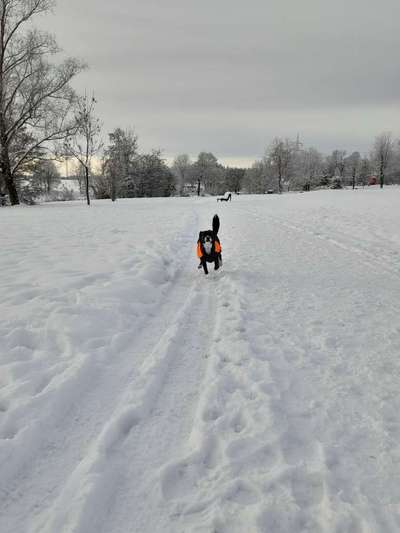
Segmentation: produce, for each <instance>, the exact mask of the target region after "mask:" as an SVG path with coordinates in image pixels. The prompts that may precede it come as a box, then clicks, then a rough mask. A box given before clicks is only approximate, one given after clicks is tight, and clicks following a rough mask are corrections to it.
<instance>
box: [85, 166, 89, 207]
mask: <svg viewBox="0 0 400 533" xmlns="http://www.w3.org/2000/svg"><path fill="white" fill-rule="evenodd" d="M85 185H86V201H87V205H90V196H89V169H88V167H85Z"/></svg>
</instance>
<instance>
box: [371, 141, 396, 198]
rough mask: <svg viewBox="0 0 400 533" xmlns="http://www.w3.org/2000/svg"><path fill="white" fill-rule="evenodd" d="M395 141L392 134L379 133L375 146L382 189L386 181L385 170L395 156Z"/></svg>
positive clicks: (374, 151) (375, 159) (375, 156)
mask: <svg viewBox="0 0 400 533" xmlns="http://www.w3.org/2000/svg"><path fill="white" fill-rule="evenodd" d="M393 148H394V143H393V139H392V134H391V133H390V132H384V133H381V134H380V135H378V136H377V137H376V139H375V143H374V147H373V158H374V161H375V164H376V166H377V170H378V173H379V184H380V186H381V189H382V188H383V185H384V183H385V172H386V169H387V167H388V165H389V163H390V160H391V158H392V157H393Z"/></svg>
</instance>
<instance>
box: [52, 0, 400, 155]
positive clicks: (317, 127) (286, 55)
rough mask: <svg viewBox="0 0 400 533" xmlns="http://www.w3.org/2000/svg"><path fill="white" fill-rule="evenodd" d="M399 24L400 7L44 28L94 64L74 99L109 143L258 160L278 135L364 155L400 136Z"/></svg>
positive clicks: (316, 3) (149, 9)
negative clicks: (133, 141)
mask: <svg viewBox="0 0 400 533" xmlns="http://www.w3.org/2000/svg"><path fill="white" fill-rule="evenodd" d="M367 4H368V5H367ZM398 20H400V3H399V2H398V0H383V1H382V0H381V1H379V2H378V1H376V0H371V1H370V2H368V3H366V2H365V1H364V0H362V1H361V0H352V1H344V0H337V1H336V2H325V1H323V0H304V1H303V2H298V1H297V0H249V1H248V2H246V3H243V2H240V3H239V2H232V0H229V1H228V0H213V1H212V0H203V1H202V2H198V1H197V0H168V2H165V0H164V1H163V0H134V1H132V0H129V1H128V0H120V1H119V2H118V3H111V2H109V1H108V0H69V1H68V2H59V5H58V6H57V7H56V10H55V13H54V15H52V16H51V17H47V18H46V19H44V20H43V21H42V22H43V25H44V26H46V27H47V28H48V29H50V30H51V31H53V32H54V33H55V34H56V36H57V39H58V41H59V43H60V44H61V45H62V46H63V48H64V49H65V50H66V52H67V53H68V54H69V55H78V56H81V57H83V58H85V59H86V60H87V61H88V63H89V65H90V70H89V71H88V72H87V73H85V74H83V75H81V76H80V77H79V79H77V81H76V87H77V89H78V90H83V89H88V90H92V89H94V90H95V93H96V95H97V97H98V100H99V105H98V110H99V114H100V115H101V118H102V119H103V122H104V124H105V130H106V131H110V130H111V129H112V128H114V127H116V126H122V127H129V126H133V127H135V129H136V130H137V133H138V134H139V139H140V141H141V145H142V146H143V147H144V148H146V149H148V148H150V147H152V146H157V147H163V148H164V149H165V152H166V153H167V155H174V154H176V153H180V152H189V153H192V154H196V153H197V152H199V151H200V150H203V149H207V150H211V151H213V152H214V153H215V154H216V155H218V156H221V157H227V158H228V157H235V158H238V159H240V158H242V159H251V158H253V157H256V156H257V155H258V156H261V155H262V153H263V150H264V148H265V145H266V144H267V143H268V142H269V141H270V140H271V138H272V137H273V136H275V135H283V136H291V137H294V136H295V135H296V134H297V132H299V133H300V134H301V135H302V137H303V138H304V141H305V142H306V143H307V145H311V144H313V145H315V146H317V147H318V148H320V149H321V150H326V151H330V150H332V149H333V148H345V149H348V150H350V149H359V150H361V151H366V150H368V147H369V145H371V144H372V142H373V139H374V136H375V135H377V134H378V133H380V131H382V130H388V129H389V130H390V129H391V130H392V131H393V132H394V133H395V134H397V133H399V129H398V128H399V127H398V124H399V123H400V122H399V118H400V112H399V107H398V105H399V94H400V91H399V87H400V69H399V62H398V59H397V55H398V54H397V50H398V49H399V45H400V33H399V32H398Z"/></svg>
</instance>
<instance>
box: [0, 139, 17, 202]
mask: <svg viewBox="0 0 400 533" xmlns="http://www.w3.org/2000/svg"><path fill="white" fill-rule="evenodd" d="M5 150H6V149H5V148H3V161H2V164H1V167H2V170H3V178H4V182H5V184H6V187H7V191H8V196H9V198H10V203H11V205H18V204H19V197H18V191H17V187H16V186H15V181H14V176H13V175H12V173H11V166H10V161H9V159H8V154H7V153H6V152H5Z"/></svg>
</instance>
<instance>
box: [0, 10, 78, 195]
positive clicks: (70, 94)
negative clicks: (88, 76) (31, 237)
mask: <svg viewBox="0 0 400 533" xmlns="http://www.w3.org/2000/svg"><path fill="white" fill-rule="evenodd" d="M53 4H54V2H53V0H0V170H1V173H2V176H3V180H4V182H5V185H6V187H7V190H8V194H9V197H10V202H11V204H18V203H19V196H18V190H17V187H16V180H15V177H16V175H17V174H18V172H19V171H20V169H21V167H22V166H23V165H24V163H25V162H26V160H27V159H29V157H31V156H32V154H33V153H34V151H35V150H37V149H38V148H39V147H42V146H43V145H46V143H48V142H50V141H53V140H60V139H63V138H65V136H66V135H67V134H68V133H69V132H70V131H71V129H72V128H73V124H72V122H71V121H70V120H69V111H70V109H71V104H72V102H73V100H74V91H73V90H72V89H71V87H70V85H69V83H70V81H71V79H72V78H73V77H74V76H75V75H76V74H77V73H78V72H80V71H81V70H82V68H84V66H83V64H82V63H81V62H80V61H78V60H76V59H66V60H65V61H64V62H62V63H61V64H59V65H57V66H55V65H52V64H50V63H48V61H47V57H49V56H51V55H54V54H55V53H57V52H58V51H59V49H58V47H57V45H56V42H55V40H54V39H53V37H52V36H51V35H49V34H47V33H44V32H40V31H38V30H35V29H32V26H31V22H32V19H33V18H34V17H35V15H38V14H40V13H43V12H46V11H49V9H51V7H52V6H53ZM24 30H25V31H24ZM23 132H25V133H27V134H28V136H27V138H26V145H25V146H24V149H23V150H21V149H20V150H17V151H16V150H15V145H16V144H17V143H18V137H21V133H23Z"/></svg>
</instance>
